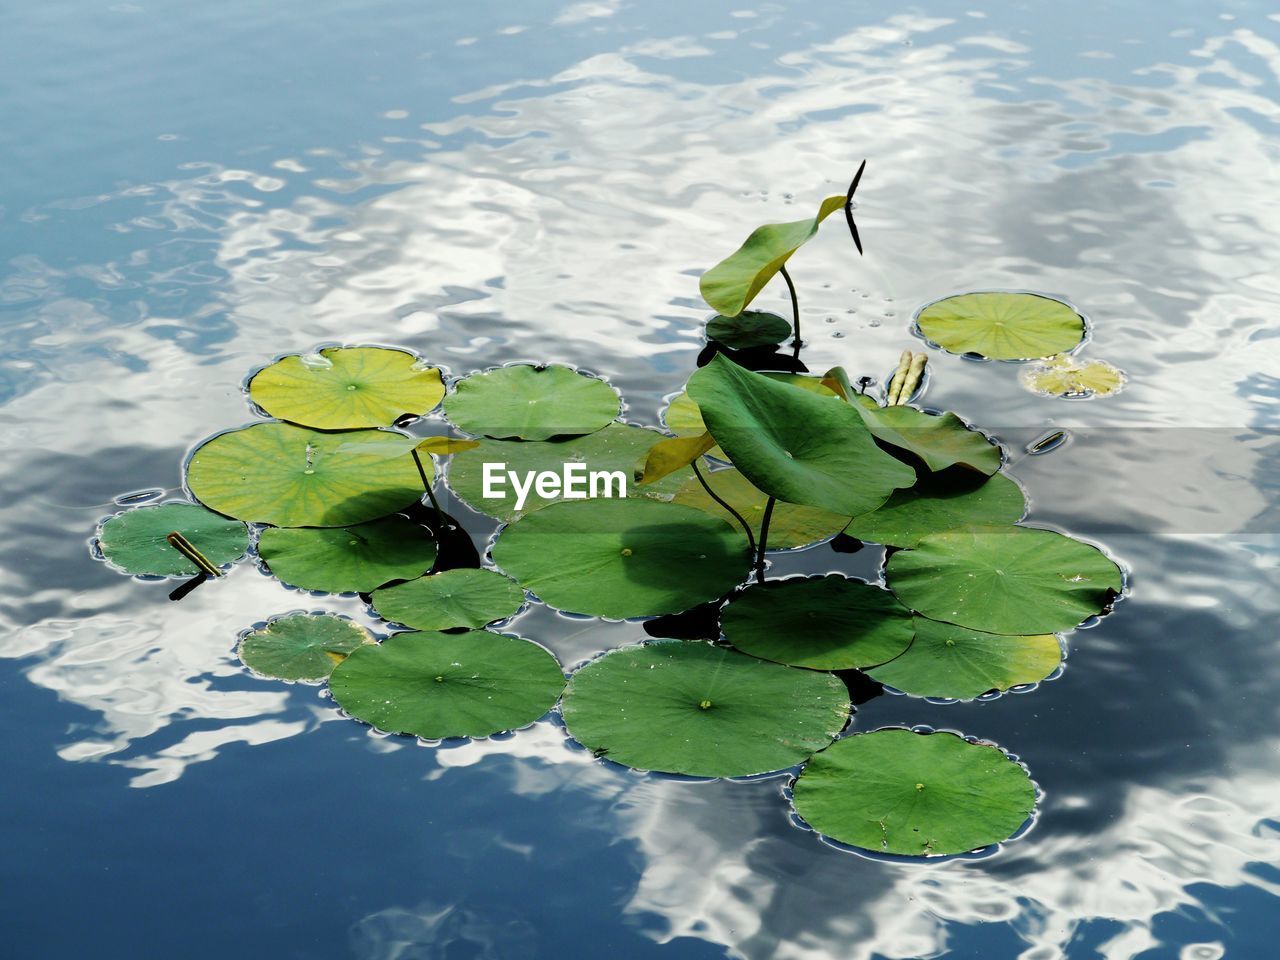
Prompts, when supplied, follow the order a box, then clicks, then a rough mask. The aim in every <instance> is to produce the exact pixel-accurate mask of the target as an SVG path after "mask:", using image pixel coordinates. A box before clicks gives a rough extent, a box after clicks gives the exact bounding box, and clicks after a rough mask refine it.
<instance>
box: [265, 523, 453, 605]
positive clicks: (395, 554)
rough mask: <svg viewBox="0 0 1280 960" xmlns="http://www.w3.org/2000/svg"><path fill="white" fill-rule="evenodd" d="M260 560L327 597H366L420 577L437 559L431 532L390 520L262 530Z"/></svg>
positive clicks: (277, 573) (293, 582)
mask: <svg viewBox="0 0 1280 960" xmlns="http://www.w3.org/2000/svg"><path fill="white" fill-rule="evenodd" d="M258 556H260V557H261V558H262V559H263V561H264V562H265V563H266V565H267V567H268V568H269V569H270V570H271V572H272V573H273V574H274V575H275V576H276V577H278V578H279V579H280V580H281V582H283V583H287V584H289V585H290V586H293V587H300V588H301V589H303V590H322V591H324V592H325V593H348V592H353V593H367V592H369V591H370V590H375V589H377V588H378V587H380V586H382V585H383V584H384V583H387V582H388V581H391V580H407V579H409V578H411V577H420V576H422V574H423V573H425V572H426V571H427V570H430V569H431V564H432V563H434V562H435V559H436V544H435V541H434V540H433V539H432V538H431V534H430V533H428V532H427V530H426V528H424V527H422V526H420V525H419V524H416V523H414V522H413V521H412V520H410V519H408V518H407V517H401V516H398V515H397V516H390V517H384V518H383V519H381V520H374V521H372V522H370V523H361V524H358V525H356V526H354V527H328V528H323V529H311V528H301V529H275V528H269V529H266V530H263V531H262V536H261V537H259V539H258Z"/></svg>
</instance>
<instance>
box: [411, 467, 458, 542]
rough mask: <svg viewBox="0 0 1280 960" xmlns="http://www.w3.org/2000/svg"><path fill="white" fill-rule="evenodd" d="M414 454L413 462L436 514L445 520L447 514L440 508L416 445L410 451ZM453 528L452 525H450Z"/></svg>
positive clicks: (441, 519) (442, 520) (442, 521)
mask: <svg viewBox="0 0 1280 960" xmlns="http://www.w3.org/2000/svg"><path fill="white" fill-rule="evenodd" d="M410 452H411V453H412V454H413V462H414V464H415V465H416V466H417V468H418V476H420V477H421V478H422V486H423V487H424V488H425V489H426V491H427V496H428V497H429V498H430V499H431V509H433V510H435V512H436V516H437V517H439V518H440V522H441V523H444V522H445V517H446V516H447V514H446V513H445V512H444V511H443V510H441V509H440V503H439V502H438V501H437V500H436V492H435V491H434V490H432V489H431V480H430V479H429V478H428V477H427V469H426V467H424V466H423V465H422V458H421V457H419V456H418V450H417V448H416V447H415V448H414V449H413V450H411V451H410ZM450 529H452V527H450Z"/></svg>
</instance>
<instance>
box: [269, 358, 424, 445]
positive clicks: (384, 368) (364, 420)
mask: <svg viewBox="0 0 1280 960" xmlns="http://www.w3.org/2000/svg"><path fill="white" fill-rule="evenodd" d="M443 396H444V382H443V381H442V380H441V377H440V371H439V370H438V369H437V368H435V367H428V366H424V365H423V363H422V361H420V360H419V359H418V358H417V357H415V356H414V355H413V354H411V353H406V352H405V351H403V350H390V349H387V348H386V347H330V348H328V349H326V350H321V351H320V353H319V354H313V355H310V356H305V357H303V356H291V357H284V358H283V359H281V360H277V361H276V362H275V363H273V364H271V366H269V367H264V368H263V369H262V370H260V371H259V372H258V373H257V374H256V375H255V376H254V378H253V379H252V380H250V381H249V397H250V398H251V399H252V400H253V402H254V403H256V404H257V405H258V406H259V407H261V408H262V409H263V410H265V411H266V412H267V414H268V415H270V416H273V417H278V418H279V419H281V420H288V421H289V422H290V423H296V424H300V425H301V426H304V427H315V428H316V429H318V430H351V429H356V428H360V427H389V426H391V424H392V423H394V422H395V421H396V420H397V419H399V418H400V417H402V416H404V415H405V414H415V415H421V414H424V413H427V412H429V411H431V410H432V409H434V408H435V406H436V404H438V403H439V402H440V400H441V398H442V397H443Z"/></svg>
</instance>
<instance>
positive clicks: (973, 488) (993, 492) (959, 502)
mask: <svg viewBox="0 0 1280 960" xmlns="http://www.w3.org/2000/svg"><path fill="white" fill-rule="evenodd" d="M1026 511H1027V500H1026V497H1025V496H1024V495H1023V493H1022V488H1021V487H1019V486H1018V484H1017V483H1015V482H1014V481H1013V479H1012V478H1010V477H1009V476H1007V475H1006V474H1003V473H997V474H994V475H992V476H990V477H984V476H982V475H981V474H978V473H972V472H959V473H957V472H956V471H950V472H948V473H934V474H928V475H926V476H924V477H922V478H920V479H919V480H917V481H916V485H915V486H914V487H911V488H910V489H907V490H895V491H894V492H893V496H891V497H889V499H888V500H886V501H885V502H884V503H882V504H881V505H880V506H879V507H877V508H876V509H875V510H872V511H871V512H870V513H864V514H862V515H861V516H858V517H854V518H853V519H852V520H850V521H849V524H848V526H846V527H845V528H844V532H845V533H847V534H848V535H849V536H851V537H857V538H858V539H859V540H865V541H867V542H868V543H882V544H884V545H886V546H891V547H914V546H915V545H916V544H917V543H919V542H920V539H921V538H922V537H927V536H929V535H931V534H934V533H942V532H945V531H948V530H963V529H966V528H968V527H990V526H1002V525H1004V524H1013V523H1016V522H1017V521H1019V520H1021V519H1022V515H1023V514H1024V513H1026Z"/></svg>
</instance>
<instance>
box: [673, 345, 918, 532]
mask: <svg viewBox="0 0 1280 960" xmlns="http://www.w3.org/2000/svg"><path fill="white" fill-rule="evenodd" d="M689 396H690V397H692V398H693V400H694V402H695V403H697V404H698V408H699V410H700V411H701V413H702V418H703V420H704V421H705V422H706V424H707V429H708V430H710V432H711V435H712V436H713V437H714V438H715V440H716V442H717V443H718V444H719V445H720V447H721V449H722V450H724V452H725V453H727V454H728V455H729V458H730V459H731V460H732V461H733V464H734V466H736V467H737V468H738V470H739V471H741V472H742V475H743V476H744V477H746V478H747V479H748V480H749V481H751V483H752V484H753V485H754V486H756V487H757V488H759V489H760V490H763V491H764V492H765V493H767V494H769V495H770V496H773V497H777V498H778V499H779V500H785V501H787V502H788V503H802V504H805V505H807V506H811V507H818V508H820V509H823V510H828V511H830V512H832V513H838V514H843V515H845V516H856V515H857V514H860V513H866V512H868V511H870V510H874V509H875V508H876V507H878V506H879V505H880V504H881V503H883V502H884V501H885V500H886V499H888V497H889V494H891V493H892V492H893V491H894V489H895V488H898V487H909V486H911V484H912V483H914V482H915V471H913V470H912V469H911V468H910V467H908V466H907V465H906V464H904V463H902V462H900V461H898V460H896V459H894V458H893V457H891V456H890V455H889V454H887V453H885V452H884V451H883V450H881V449H880V448H879V447H878V446H876V443H875V440H874V439H872V436H871V432H870V431H869V430H868V429H867V427H866V425H865V424H864V423H863V421H862V416H861V414H859V412H858V411H857V410H856V409H854V407H853V406H852V405H850V404H848V403H843V402H835V401H832V400H831V399H829V398H825V397H821V396H818V395H816V394H814V393H812V392H810V391H807V390H797V389H795V388H794V387H791V386H788V385H786V384H782V383H777V382H775V381H773V380H770V379H769V378H768V377H764V376H761V375H760V374H758V373H752V372H751V371H749V370H745V369H743V368H742V367H740V366H738V365H737V364H735V363H733V362H732V361H731V360H728V359H727V358H726V357H724V356H723V355H718V356H716V357H715V358H714V359H713V360H712V361H711V362H710V363H708V364H707V365H706V366H705V367H703V368H702V369H701V370H699V371H698V372H697V373H695V374H694V375H693V376H692V377H691V378H690V380H689Z"/></svg>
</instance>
